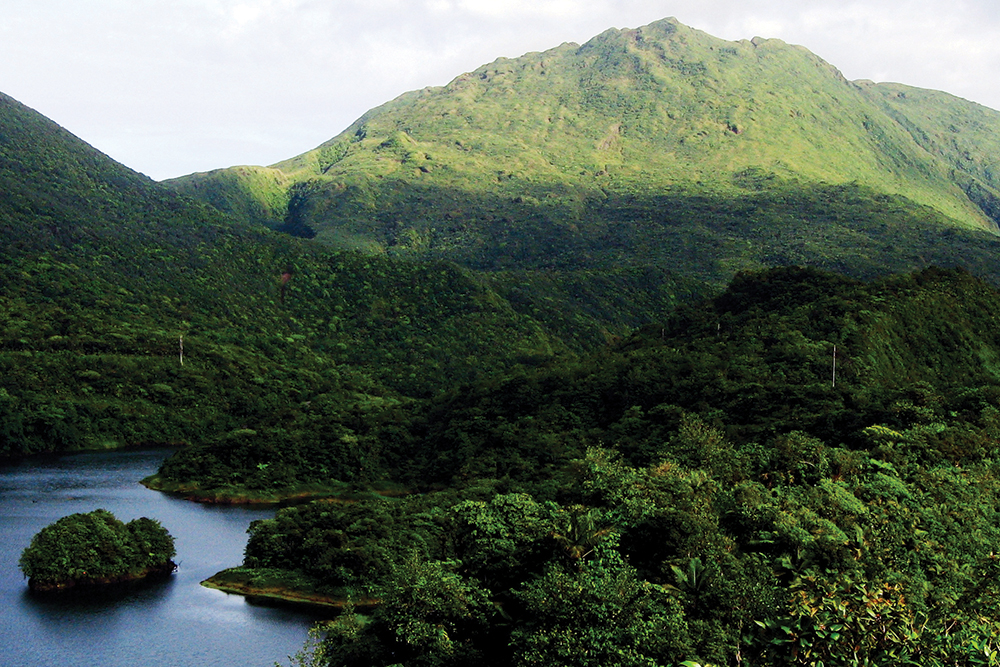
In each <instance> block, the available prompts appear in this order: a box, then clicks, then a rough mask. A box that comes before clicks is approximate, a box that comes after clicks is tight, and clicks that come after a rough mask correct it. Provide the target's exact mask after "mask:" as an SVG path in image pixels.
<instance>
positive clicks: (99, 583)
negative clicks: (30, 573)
mask: <svg viewBox="0 0 1000 667" xmlns="http://www.w3.org/2000/svg"><path fill="white" fill-rule="evenodd" d="M175 570H177V563H175V562H174V561H172V560H168V561H167V562H166V563H163V564H161V565H154V566H152V567H147V568H145V569H144V570H141V571H139V572H135V573H129V574H122V575H118V576H114V577H79V578H67V579H61V580H59V581H54V582H49V581H46V582H39V581H36V580H35V579H34V578H30V579H28V588H29V589H30V590H31V591H32V592H34V593H62V592H65V591H73V590H80V589H93V588H106V587H114V586H118V585H122V584H131V583H135V582H139V581H144V580H146V579H155V578H158V577H163V578H166V577H169V576H170V575H172V574H173V573H174V571H175Z"/></svg>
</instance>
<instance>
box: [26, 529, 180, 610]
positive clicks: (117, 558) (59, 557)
mask: <svg viewBox="0 0 1000 667" xmlns="http://www.w3.org/2000/svg"><path fill="white" fill-rule="evenodd" d="M175 555H176V550H175V549H174V539H173V537H171V535H170V533H169V532H168V531H167V530H166V529H165V528H164V527H163V526H161V525H160V523H159V522H158V521H156V520H155V519H149V518H146V517H141V518H138V519H133V520H132V521H129V522H128V523H123V522H122V521H120V520H118V519H117V518H115V516H114V515H113V514H112V513H111V512H108V511H107V510H104V509H98V510H94V511H93V512H87V513H78V514H71V515H69V516H65V517H63V518H61V519H59V520H58V521H56V522H55V523H52V524H50V525H48V526H46V527H45V528H43V529H42V530H41V531H39V532H38V533H37V534H36V535H35V536H34V537H33V538H32V539H31V544H30V545H28V547H27V548H26V549H25V550H24V552H23V553H22V554H21V558H20V560H19V561H18V565H19V566H20V568H21V572H23V573H24V576H25V577H27V578H28V585H29V587H30V588H31V589H32V590H35V591H63V590H69V589H73V588H76V587H81V586H87V587H92V586H106V585H110V584H120V583H126V582H132V581H139V580H141V579H145V578H147V577H153V576H163V575H168V574H170V573H172V572H173V571H174V570H175V569H176V568H177V565H176V564H175V563H174V561H173V558H174V556H175Z"/></svg>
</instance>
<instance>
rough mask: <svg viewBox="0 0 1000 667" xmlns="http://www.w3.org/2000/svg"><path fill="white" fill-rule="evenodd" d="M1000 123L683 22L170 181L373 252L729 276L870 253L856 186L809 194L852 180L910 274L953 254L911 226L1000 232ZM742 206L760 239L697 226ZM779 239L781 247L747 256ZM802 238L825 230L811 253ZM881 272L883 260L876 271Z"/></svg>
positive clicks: (533, 56) (505, 63)
mask: <svg viewBox="0 0 1000 667" xmlns="http://www.w3.org/2000/svg"><path fill="white" fill-rule="evenodd" d="M998 129H1000V114H998V113H997V112H994V111H992V110H989V109H985V108H983V107H980V106H978V105H975V104H972V103H969V102H966V101H964V100H960V99H958V98H955V97H952V96H949V95H946V94H944V93H933V92H931V91H920V90H918V89H911V88H906V89H904V88H902V87H899V86H892V85H883V84H879V85H873V84H869V83H866V82H857V83H852V82H849V81H847V80H845V79H844V77H843V76H842V75H841V74H840V73H839V72H838V71H837V70H836V69H835V68H834V67H833V66H831V65H829V64H828V63H826V62H824V61H822V60H821V59H820V58H818V57H816V56H815V55H813V54H811V53H810V52H809V51H807V50H806V49H804V48H801V47H795V46H790V45H788V44H785V43H783V42H781V41H779V40H762V39H755V40H753V41H740V42H728V41H724V40H720V39H716V38H714V37H711V36H709V35H707V34H705V33H702V32H699V31H697V30H693V29H691V28H688V27H686V26H684V25H682V24H680V23H678V22H677V21H675V20H673V19H667V20H664V21H659V22H656V23H653V24H650V25H648V26H645V27H642V28H639V29H635V30H609V31H607V32H605V33H602V34H601V35H598V36H597V37H595V38H594V39H592V40H590V41H589V42H587V43H586V44H583V45H576V44H563V45H562V46H560V47H557V48H555V49H551V50H549V51H545V52H542V53H530V54H526V55H524V56H522V57H520V58H515V59H500V60H497V61H495V62H493V63H490V64H488V65H484V66H483V67H481V68H479V69H477V70H475V71H473V72H469V73H467V74H463V75H461V76H459V77H457V78H456V79H455V80H453V81H452V82H451V83H449V84H448V85H446V86H443V87H440V88H427V89H423V90H420V91H414V92H410V93H406V94H404V95H402V96H400V97H399V98H397V99H395V100H393V101H391V102H389V103H387V104H385V105H383V106H381V107H378V108H376V109H373V110H371V111H369V112H368V113H366V114H365V115H364V116H362V117H361V118H360V119H359V120H358V121H357V122H355V123H354V124H353V125H352V126H351V127H349V128H348V129H346V130H345V131H344V132H342V133H341V134H339V135H337V136H336V137H334V138H333V139H331V140H330V141H328V142H326V143H324V144H323V145H321V146H319V147H317V148H316V149H314V150H312V151H309V152H307V153H304V154H303V155H300V156H298V157H295V158H292V159H290V160H287V161H285V162H281V163H278V164H276V165H273V166H272V167H269V168H247V167H240V168H234V169H228V170H219V171H217V172H212V173H209V174H197V175H192V176H189V177H183V178H181V179H175V180H173V181H170V182H168V185H170V186H171V187H173V188H174V189H176V190H178V191H180V192H184V193H187V194H190V195H193V196H196V197H199V198H202V199H203V200H205V201H210V202H212V203H213V204H214V205H216V206H218V207H220V208H221V209H223V210H228V211H231V212H234V213H242V214H246V212H247V211H250V210H252V211H254V213H253V214H252V215H254V216H256V217H255V219H258V220H262V219H265V218H264V217H262V216H263V215H264V214H263V213H261V212H263V211H270V212H271V213H270V216H271V217H270V218H269V221H268V224H269V225H270V226H272V227H275V228H278V229H281V230H283V231H287V232H290V233H292V234H295V235H300V236H306V237H314V238H315V239H317V240H319V241H324V242H326V243H328V244H331V245H334V246H338V247H350V248H357V249H362V250H364V251H366V252H371V253H381V252H387V253H390V254H397V255H401V256H409V257H427V256H433V257H445V258H451V259H456V260H457V261H460V262H462V263H464V264H466V265H469V266H474V267H476V268H483V269H489V270H496V269H499V268H505V269H508V268H509V269H537V268H554V267H566V266H567V265H568V264H570V263H575V265H576V267H587V268H593V267H595V266H599V267H607V266H612V265H618V264H620V263H621V261H623V259H622V258H623V257H624V258H625V259H624V261H627V262H630V263H634V264H644V265H648V264H650V263H655V264H658V265H660V266H663V267H670V268H679V269H680V271H681V272H683V273H688V274H694V275H698V276H700V277H702V278H704V277H706V276H707V277H709V278H710V279H712V280H714V281H716V282H719V283H721V284H724V283H725V282H726V281H727V280H728V278H729V277H730V276H731V275H732V274H733V273H734V272H735V271H736V270H739V269H741V268H754V267H759V266H761V265H767V264H768V263H769V262H768V261H767V259H766V257H765V256H766V255H768V254H774V255H784V256H788V255H797V256H799V257H802V258H803V259H804V260H805V261H807V262H809V263H816V264H819V265H826V266H829V264H824V263H823V261H822V259H821V258H823V257H832V256H835V255H838V254H848V255H850V254H851V253H852V249H851V247H850V246H849V245H848V244H846V243H845V240H844V239H843V238H838V239H836V240H834V239H829V238H824V237H825V232H824V229H823V228H824V226H825V224H826V222H827V220H828V219H830V218H839V217H842V216H843V215H844V210H845V209H846V208H849V206H847V205H846V203H845V202H842V201H841V200H839V199H837V197H833V198H832V199H833V201H831V203H830V204H829V206H827V208H826V210H825V211H824V210H816V207H807V208H811V209H812V210H809V211H804V210H802V208H803V207H802V206H801V205H800V202H801V201H802V200H809V199H816V198H820V199H822V198H830V193H831V192H837V191H838V190H837V189H838V188H850V189H851V192H852V194H851V196H850V199H851V200H853V203H854V204H857V203H858V201H857V200H859V199H861V198H864V199H866V200H867V201H865V202H862V204H861V206H855V207H854V210H852V211H851V212H850V216H851V218H852V219H851V220H850V222H849V224H850V225H851V226H852V230H851V232H848V233H846V235H848V236H853V237H855V238H856V239H857V240H858V241H859V242H860V243H862V244H863V245H868V244H876V245H877V244H878V242H879V238H878V237H879V229H880V228H882V227H883V226H884V225H885V224H886V218H887V217H889V218H891V222H890V223H889V224H891V225H892V226H894V227H898V228H899V229H901V230H904V231H903V237H904V238H902V239H901V242H900V245H902V246H906V247H903V248H894V249H892V250H890V251H889V252H888V253H883V254H882V256H885V257H886V258H887V259H888V260H889V261H890V262H891V263H893V264H894V268H895V267H904V269H911V268H915V267H916V266H920V265H922V264H920V263H919V262H917V263H914V262H913V257H912V256H913V255H914V254H920V253H921V252H923V251H924V250H928V251H931V252H933V250H932V246H927V245H923V244H921V243H920V242H919V241H915V240H914V245H913V246H912V247H911V246H910V245H909V239H908V238H905V237H912V236H913V235H914V234H917V235H924V234H926V233H931V232H925V231H924V228H921V231H919V232H915V231H913V228H915V227H919V225H918V224H915V223H917V222H919V221H926V222H927V223H928V224H929V225H930V228H933V227H935V226H937V227H940V228H942V229H944V228H953V229H957V230H962V231H961V234H960V238H961V241H959V242H958V243H959V245H962V244H965V243H969V244H971V245H973V246H975V245H977V244H980V243H981V241H980V240H978V239H979V237H977V236H976V235H975V234H966V233H965V230H991V231H995V230H996V229H997V219H1000V215H998V212H1000V206H998V202H1000V198H998V197H1000V195H998V193H1000V182H998V180H997V177H996V176H995V170H994V169H992V158H991V157H990V155H992V152H991V151H990V147H991V146H994V145H995V142H996V139H995V136H996V135H997V130H998ZM817 193H822V194H817ZM862 193H863V194H862ZM765 196H767V197H769V202H768V205H767V206H766V207H765V206H761V205H760V204H759V203H758V202H759V201H760V200H761V198H762V197H765ZM782 199H784V200H786V201H781V200H782ZM742 200H749V201H750V202H753V203H752V204H751V206H752V207H753V208H755V209H757V211H758V215H757V217H758V219H757V221H756V224H755V225H754V230H753V232H752V233H749V232H746V231H745V230H744V231H740V232H736V233H732V232H730V231H727V230H719V229H717V228H716V229H714V230H712V231H711V232H705V231H692V230H694V229H697V228H698V227H712V226H714V225H716V223H717V218H716V217H715V216H714V213H715V212H721V213H722V215H727V214H729V212H728V209H731V208H732V207H733V205H734V202H739V201H742ZM886 201H891V202H892V204H891V205H890V206H889V207H888V208H889V209H890V212H889V214H888V216H887V215H886V213H885V209H886V208H887V207H886V206H885V204H884V202H886ZM281 202H287V205H286V206H285V207H284V208H282V207H281V206H277V205H276V203H278V204H280V203H281ZM743 208H746V207H745V206H744V207H743ZM765 208H766V209H769V210H767V211H765V212H763V213H761V211H760V209H765ZM705 209H710V210H711V211H712V213H713V215H710V216H706V215H705ZM650 219H653V220H654V221H655V222H654V224H652V225H651V224H649V222H648V221H649V220H650ZM661 220H663V221H664V222H663V223H661V224H657V223H660V221H661ZM789 225H793V226H795V227H796V229H795V230H794V231H792V230H789V229H788V226H789ZM664 226H669V227H671V231H670V232H669V235H670V236H671V237H673V238H672V239H671V240H672V241H673V242H674V244H675V245H674V247H676V244H678V243H682V244H684V245H686V246H688V247H691V246H696V247H697V252H695V253H693V254H694V255H700V257H696V256H691V255H692V253H688V256H687V257H678V256H677V255H676V254H672V253H671V252H670V248H669V241H668V240H667V239H666V238H664V230H663V227H664ZM770 233H773V235H774V237H775V238H774V239H772V240H769V241H768V242H767V243H766V250H764V251H762V252H754V251H750V252H749V253H748V252H747V251H746V248H747V246H748V245H751V246H752V245H755V243H756V242H759V238H760V237H759V235H760V234H770ZM678 234H681V235H683V236H684V239H683V240H678V239H677V238H676V236H677V235H678ZM802 236H811V237H813V239H814V241H813V242H810V243H808V244H807V245H809V246H810V247H811V251H806V252H802V248H801V245H800V244H799V243H798V242H797V239H798V238H801V237H802ZM835 236H838V237H839V236H843V235H842V234H840V233H839V232H838V233H837V234H835ZM778 237H781V238H778ZM790 237H794V239H796V240H791V239H790ZM789 241H790V242H789ZM637 254H638V255H640V256H639V257H638V258H636V257H635V255H637ZM962 254H966V253H965V252H964V250H963V251H962ZM973 254H974V253H973ZM938 259H941V258H938V257H932V258H929V259H928V261H931V262H933V261H936V260H938ZM877 265H878V261H877V260H876V259H874V258H872V259H870V260H869V263H868V266H866V267H865V268H864V270H863V271H862V273H863V274H872V273H875V272H876V271H877Z"/></svg>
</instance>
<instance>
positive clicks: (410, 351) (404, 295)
mask: <svg viewBox="0 0 1000 667" xmlns="http://www.w3.org/2000/svg"><path fill="white" fill-rule="evenodd" d="M0 193H2V197H0V260H2V263H3V267H4V276H3V280H2V281H0V458H5V457H9V456H17V455H21V454H25V453H32V452H37V451H48V450H66V449H80V448H95V447H120V446H126V445H134V444H138V443H160V444H162V443H189V442H194V441H200V440H202V439H205V438H211V437H217V436H220V435H221V434H225V433H228V432H230V431H232V430H233V429H245V430H251V431H253V430H260V431H261V432H262V433H263V432H267V431H268V429H271V430H272V431H274V430H277V431H280V433H281V434H282V436H281V437H283V438H285V439H286V441H295V440H296V438H299V437H306V436H304V435H302V434H309V435H308V437H309V438H311V440H310V441H311V442H313V443H314V444H316V446H318V447H320V448H322V447H324V446H326V445H327V440H329V439H336V438H340V437H341V436H345V435H346V434H347V433H348V431H349V426H345V425H344V424H350V423H353V421H352V420H356V419H357V416H358V415H362V414H366V413H368V412H372V411H378V410H380V409H382V408H385V407H388V406H394V405H399V404H402V403H406V402H407V401H410V400H413V398H414V397H418V396H425V395H428V394H432V393H434V392H436V391H439V390H440V389H442V388H443V387H445V386H449V385H450V384H451V383H454V382H460V381H473V380H475V379H476V378H478V377H488V376H490V375H492V374H494V373H497V372H501V371H502V370H503V369H505V368H510V367H512V366H515V365H518V364H536V363H540V362H542V361H544V360H546V359H548V358H550V357H552V356H553V355H555V354H558V353H563V352H566V350H567V347H566V345H565V344H564V343H562V342H561V340H560V339H559V337H558V336H555V335H553V334H552V333H550V332H549V331H548V330H546V329H545V328H544V327H542V326H541V325H539V324H538V322H537V321H535V320H534V319H532V318H530V317H528V316H525V315H521V314H519V313H518V312H516V311H515V310H514V308H513V307H512V306H511V305H510V304H509V303H508V302H507V301H506V300H505V299H503V298H502V297H500V296H499V295H498V294H497V293H496V292H494V291H492V290H491V289H490V288H489V287H488V286H487V285H485V284H483V282H482V281H481V280H479V279H478V278H477V277H476V276H475V275H473V274H472V273H471V272H470V271H468V270H466V269H462V268H460V267H458V266H456V265H454V264H451V263H448V262H444V261H429V262H404V261H400V260H393V259H391V258H386V257H366V256H362V255H359V254H357V253H352V252H344V251H335V250H331V249H329V248H323V247H321V246H318V245H316V244H311V243H308V242H304V241H302V240H301V239H295V238H293V237H290V236H287V235H284V234H278V233H275V232H272V231H269V230H267V229H266V228H264V227H260V226H254V225H249V224H246V223H243V222H241V221H238V220H234V219H232V218H229V217H226V216H224V215H222V214H220V213H219V212H217V211H215V210H214V209H212V208H210V207H208V206H205V205H203V204H199V203H197V202H195V201H193V200H190V199H188V198H186V197H183V196H180V195H178V194H176V193H174V192H172V191H171V190H169V189H167V188H165V187H163V186H162V185H159V184H157V183H155V182H153V181H151V180H150V179H148V178H146V177H145V176H142V175H140V174H137V173H135V172H133V171H131V170H130V169H128V168H126V167H124V166H123V165H120V164H118V163H116V162H114V161H113V160H111V159H110V158H108V157H107V156H105V155H103V154H101V153H99V152H98V151H96V150H95V149H93V148H92V147H91V146H89V145H87V144H86V143H85V142H83V141H82V140H80V139H79V138H77V137H75V136H73V135H72V134H70V133H69V132H67V131H65V130H64V129H63V128H61V127H59V126H58V125H57V124H56V123H54V122H52V121H50V120H49V119H46V118H44V117H43V116H41V115H40V114H38V113H37V112H35V111H33V110H31V109H29V108H27V107H25V106H24V105H22V104H20V103H18V102H17V101H15V100H13V99H11V98H10V97H7V96H4V95H0ZM333 433H336V436H334V435H332V434H333ZM262 437H263V436H262ZM337 442H340V441H339V440H337Z"/></svg>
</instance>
